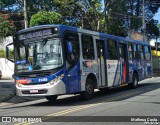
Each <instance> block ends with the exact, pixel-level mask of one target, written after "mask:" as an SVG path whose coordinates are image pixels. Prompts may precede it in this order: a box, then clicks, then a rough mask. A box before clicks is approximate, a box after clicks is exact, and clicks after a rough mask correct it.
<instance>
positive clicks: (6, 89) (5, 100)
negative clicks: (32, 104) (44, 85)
mask: <svg viewBox="0 0 160 125" xmlns="http://www.w3.org/2000/svg"><path fill="white" fill-rule="evenodd" d="M43 98H44V97H19V96H16V90H15V83H14V80H13V79H12V80H5V79H1V80H0V107H1V106H5V105H12V104H17V103H22V102H28V101H34V100H38V99H43Z"/></svg>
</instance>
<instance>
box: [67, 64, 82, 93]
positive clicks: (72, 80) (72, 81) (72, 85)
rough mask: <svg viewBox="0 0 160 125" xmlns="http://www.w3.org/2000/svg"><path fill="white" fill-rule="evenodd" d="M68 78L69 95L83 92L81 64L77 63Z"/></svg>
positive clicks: (69, 72)
mask: <svg viewBox="0 0 160 125" xmlns="http://www.w3.org/2000/svg"><path fill="white" fill-rule="evenodd" d="M67 74H68V76H66V77H67V78H66V83H67V90H69V93H75V92H80V91H81V86H80V80H81V77H80V62H78V63H77V65H76V66H75V67H73V68H72V69H71V70H70V71H68V73H67Z"/></svg>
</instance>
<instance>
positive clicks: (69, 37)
mask: <svg viewBox="0 0 160 125" xmlns="http://www.w3.org/2000/svg"><path fill="white" fill-rule="evenodd" d="M64 42H65V50H66V52H65V57H66V61H67V63H68V65H67V67H68V69H71V68H73V67H74V66H75V65H76V64H77V62H78V60H79V37H78V34H76V33H69V32H67V33H65V35H64ZM68 42H71V44H72V53H69V52H68V47H67V44H68Z"/></svg>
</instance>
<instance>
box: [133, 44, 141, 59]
mask: <svg viewBox="0 0 160 125" xmlns="http://www.w3.org/2000/svg"><path fill="white" fill-rule="evenodd" d="M132 51H133V59H138V58H139V56H138V51H137V45H136V44H132Z"/></svg>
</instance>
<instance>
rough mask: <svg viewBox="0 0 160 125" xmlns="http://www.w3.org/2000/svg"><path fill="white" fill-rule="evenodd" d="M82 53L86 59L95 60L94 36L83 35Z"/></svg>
mask: <svg viewBox="0 0 160 125" xmlns="http://www.w3.org/2000/svg"><path fill="white" fill-rule="evenodd" d="M82 52H83V58H84V59H94V58H95V55H94V46H93V38H92V36H88V35H82Z"/></svg>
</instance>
